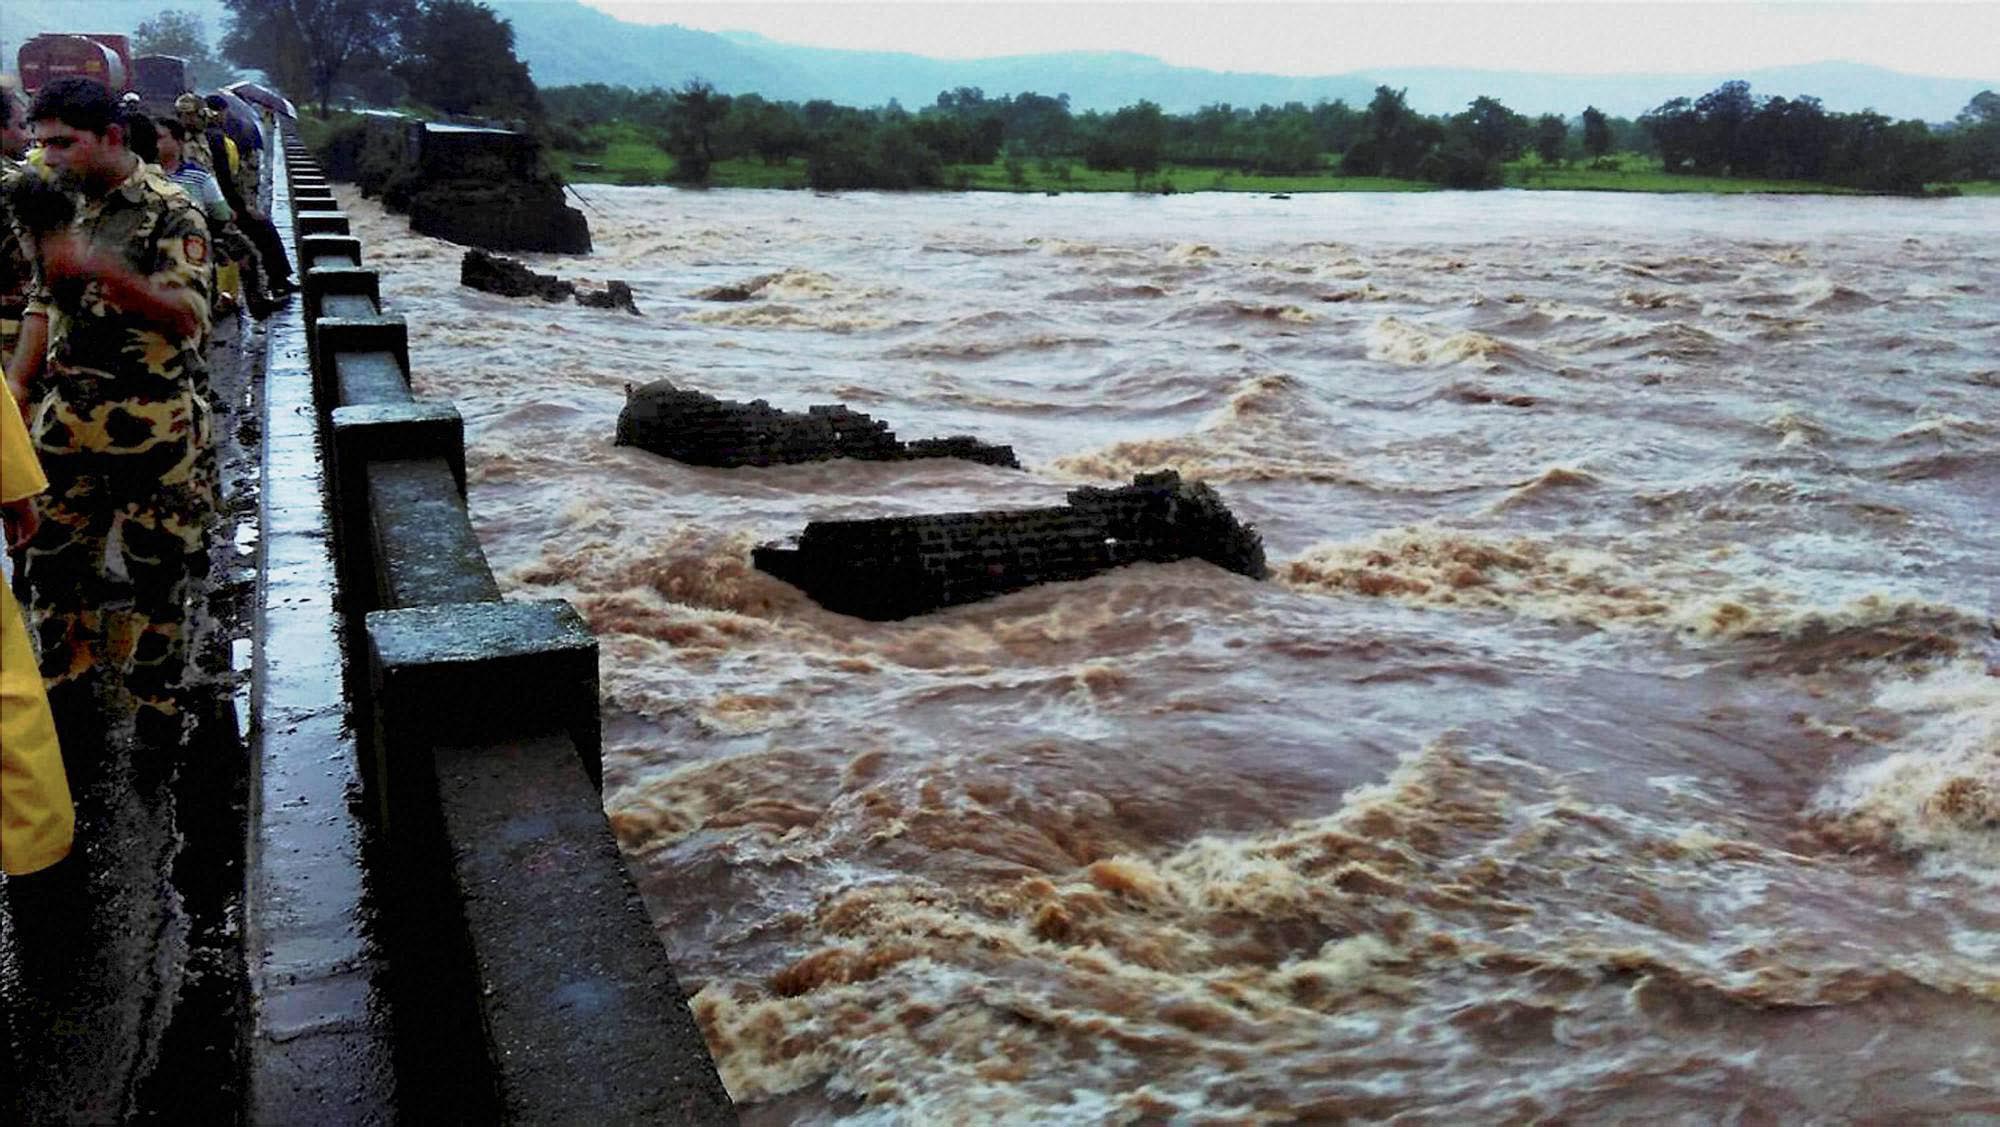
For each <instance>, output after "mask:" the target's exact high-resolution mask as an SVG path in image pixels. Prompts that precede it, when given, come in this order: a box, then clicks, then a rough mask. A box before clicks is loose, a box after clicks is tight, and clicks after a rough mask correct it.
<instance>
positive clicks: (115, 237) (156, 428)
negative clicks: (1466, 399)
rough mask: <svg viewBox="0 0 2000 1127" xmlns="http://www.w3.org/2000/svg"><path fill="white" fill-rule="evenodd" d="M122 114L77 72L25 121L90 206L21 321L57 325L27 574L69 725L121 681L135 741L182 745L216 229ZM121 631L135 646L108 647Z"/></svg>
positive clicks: (52, 680) (56, 251)
mask: <svg viewBox="0 0 2000 1127" xmlns="http://www.w3.org/2000/svg"><path fill="white" fill-rule="evenodd" d="M118 116H119V111H118V107H117V103H116V102H115V101H114V100H113V99H112V97H111V93H110V91H108V90H106V89H105V88H104V87H103V86H102V85H100V84H98V83H95V82H92V81H90V80H88V79H82V78H65V79H58V80H56V81H54V82H51V83H49V84H48V85H47V86H45V87H43V88H42V90H41V91H40V93H38V94H37V95H36V97H35V103H34V105H33V106H32V107H31V108H30V109H29V111H28V118H29V121H30V123H31V124H32V125H33V126H34V130H35V138H36V140H37V141H38V142H39V143H40V144H41V146H42V150H43V158H42V159H43V163H44V164H45V165H46V166H47V167H48V169H49V170H50V171H51V172H53V173H54V174H56V175H57V177H58V178H59V179H60V180H61V182H62V183H63V184H64V185H66V186H68V187H70V188H73V189H74V190H75V192H76V194H77V197H78V200H79V201H80V202H79V205H78V211H77V215H76V218H75V219H74V221H73V222H71V223H70V224H69V225H68V226H67V227H66V228H64V229H62V230H59V231H57V232H55V233H53V234H50V235H48V236H45V237H43V238H41V239H39V240H38V258H37V261H36V266H35V286H34V290H33V300H32V301H31V302H30V303H29V306H28V314H29V318H30V319H31V320H32V319H33V318H34V317H35V316H36V315H38V314H39V315H41V316H44V317H46V318H47V324H48V330H47V332H48V338H47V339H48V348H47V353H46V359H45V363H44V364H43V366H42V371H41V372H40V374H39V376H38V377H37V379H36V380H35V382H34V383H32V384H31V385H30V386H29V388H28V389H27V391H28V393H29V394H30V395H31V396H32V397H33V399H34V406H33V408H32V410H31V413H30V417H31V420H32V421H31V423H30V433H31V435H32V437H33V439H34V445H35V453H36V455H37V456H38V457H39V458H40V459H41V462H42V468H43V470H44V471H45V472H46V473H47V474H48V477H49V482H50V488H49V490H48V492H47V493H46V494H44V495H43V496H42V497H41V498H39V499H38V502H37V509H38V513H39V515H40V518H41V521H40V527H39V528H37V529H36V531H35V533H34V535H33V536H32V537H30V538H29V540H28V543H27V547H26V551H25V553H24V557H23V560H22V571H23V573H24V575H25V577H26V579H27V583H28V588H29V591H30V608H29V611H30V613H29V617H30V620H31V622H32V624H33V626H34V629H35V631H36V636H37V639H38V640H39V642H40V644H41V645H40V648H41V662H42V676H43V680H44V682H45V684H46V685H47V687H48V689H49V691H50V695H51V697H52V698H55V697H57V696H59V695H60V696H61V697H64V698H67V700H55V699H52V701H51V703H52V704H53V705H54V706H55V707H56V711H57V713H58V715H59V716H61V715H65V714H68V713H69V712H70V710H71V709H72V708H75V709H76V710H77V712H78V713H80V714H81V715H84V716H95V709H94V708H93V707H89V706H88V705H87V704H86V703H85V702H88V701H90V700H91V699H92V697H93V694H91V693H90V691H89V686H90V683H91V682H92V680H94V679H95V678H96V677H97V676H98V675H99V674H100V673H101V672H105V671H109V672H110V673H113V674H122V676H123V679H124V682H125V687H126V689H127V690H128V691H130V693H131V694H132V696H133V697H135V698H136V699H137V701H138V704H139V710H138V716H137V725H138V728H137V730H138V735H139V737H140V739H141V741H142V742H144V743H147V744H151V745H154V746H161V745H167V746H179V745H180V744H182V743H183V742H184V741H185V739H186V735H187V728H186V717H187V715H188V709H187V707H186V705H187V704H188V703H190V702H189V701H187V700H186V699H185V695H186V691H187V688H188V685H187V677H188V672H189V664H188V650H189V647H188V634H189V631H188V630H187V627H186V620H187V615H188V613H189V610H190V607H191V603H192V601H193V596H194V593H195V590H196V587H197V584H198V583H199V581H200V579H201V577H202V576H203V574H204V573H205V570H206V564H207V533H208V529H209V527H210V524H211V522H212V518H213V515H214V510H215V490H216V485H217V483H216V482H215V481H214V480H213V477H212V475H211V474H210V473H209V472H207V469H206V467H208V466H211V465H212V464H213V459H212V458H210V457H207V456H206V448H207V446H208V444H209V442H210V434H209V428H210V417H209V405H208V404H207V402H206V401H204V400H203V399H202V397H201V396H200V395H198V394H197V393H196V391H195V388H196V386H197V385H198V383H199V382H200V381H199V379H198V376H199V373H200V372H201V371H202V366H203V358H202V356H201V352H200V345H201V342H202V340H203V339H204V337H205V336H206V334H207V332H208V325H209V279H208V261H209V233H208V224H207V222H206V221H205V220H203V218H202V216H201V213H200V212H198V211H197V210H196V209H195V206H194V203H193V202H192V201H191V200H189V199H188V197H187V194H186V193H185V192H182V191H181V190H180V189H179V188H176V187H174V186H173V185H172V184H171V183H169V182H168V181H167V179H166V177H165V175H164V174H162V173H161V172H160V171H159V170H158V169H156V168H153V167H152V166H150V165H147V164H146V163H145V162H143V161H141V160H140V159H139V158H138V157H137V156H135V155H133V153H132V152H131V150H130V149H128V148H127V147H126V144H125V129H124V126H123V125H121V124H120V123H119V120H118ZM10 378H12V373H10ZM125 626H129V627H131V629H129V630H124V629H118V628H119V627H125ZM128 637H129V638H131V639H133V645H132V648H131V652H130V653H129V654H124V653H115V652H114V651H113V645H112V640H113V639H114V638H117V639H119V640H120V641H121V642H122V641H123V639H124V638H128ZM67 736H68V732H67V731H65V737H66V738H67Z"/></svg>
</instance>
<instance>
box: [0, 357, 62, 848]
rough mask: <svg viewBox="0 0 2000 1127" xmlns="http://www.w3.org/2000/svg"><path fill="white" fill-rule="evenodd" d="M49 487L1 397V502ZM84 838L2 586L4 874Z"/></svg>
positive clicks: (17, 614)
mask: <svg viewBox="0 0 2000 1127" xmlns="http://www.w3.org/2000/svg"><path fill="white" fill-rule="evenodd" d="M47 487H48V479H47V478H45V477H43V476H42V467H41V463H39V462H37V461H35V451H34V448H33V447H31V446H29V445H28V428H27V427H25V426H23V425H22V423H21V412H20V410H19V409H18V408H17V407H15V406H14V396H13V393H12V392H6V391H0V501H7V502H12V501H19V500H21V499H23V498H26V497H31V496H33V495H35V494H37V493H40V492H41V491H42V490H43V489H45V488H47ZM75 834H76V810H75V808H74V807H72V806H71V805H70V799H69V780H68V778H67V777H66V776H65V775H64V774H63V763H62V750H61V748H60V747H59V746H58V745H57V743H56V726H55V721H54V719H53V718H52V717H50V715H49V699H48V697H47V696H46V695H45V694H44V693H43V692H42V675H41V671H40V670H39V669H38V668H36V664H35V651H34V647H32V646H30V645H29V644H28V627H27V624H26V623H25V622H23V621H22V620H21V604H19V603H17V602H15V601H14V592H13V589H12V587H11V586H10V585H9V584H6V583H0V872H5V873H7V874H8V875H9V876H23V875H26V874H28V873H32V872H35V871H37V870H39V869H45V868H48V867H49V866H50V865H53V864H55V863H56V862H57V861H60V860H62V859H63V858H64V857H65V856H67V855H68V854H69V848H70V842H71V840H72V839H73V838H74V837H75Z"/></svg>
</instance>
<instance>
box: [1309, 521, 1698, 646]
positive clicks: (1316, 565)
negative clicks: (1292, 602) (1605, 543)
mask: <svg viewBox="0 0 2000 1127" xmlns="http://www.w3.org/2000/svg"><path fill="white" fill-rule="evenodd" d="M1278 579H1279V581H1280V582H1282V583H1284V584H1286V585H1287V586H1290V587H1292V588H1294V589H1297V590H1303V591H1319V592H1339V593H1343V594H1350V595H1364V596H1368V597H1373V598H1393V599H1397V600H1399V601H1401V602H1405V603H1409V604H1411V605H1414V606H1431V607H1454V608H1462V609H1474V610H1506V611H1512V612H1515V613H1523V614H1529V615H1532V616H1533V617H1537V618H1545V619H1550V620H1554V621H1561V622H1576V623H1588V624H1592V625H1608V624H1611V623H1615V622H1624V621H1631V620H1662V619H1664V618H1666V616H1667V615H1669V614H1670V613H1672V610H1673V607H1672V605H1671V604H1670V603H1669V602H1668V601H1667V600H1666V598H1665V597H1663V595H1662V594H1661V593H1660V592H1658V591H1656V590H1654V589H1653V588H1652V586H1651V583H1650V580H1649V578H1648V577H1647V576H1645V575H1643V574H1642V573H1641V572H1639V571H1638V570H1637V569H1635V568H1632V567H1630V566H1628V565H1626V564H1625V563H1624V562H1622V561H1621V560H1619V559H1618V558H1616V557H1615V556H1612V555H1609V554H1607V553H1603V552H1591V551H1581V550H1564V549H1558V548H1555V547H1553V546H1551V545H1549V544H1547V543H1545V542H1541V541H1536V540H1529V539H1520V538H1517V539H1511V540H1496V539H1491V538H1487V537H1482V536H1478V535H1476V534H1473V533H1466V532H1453V531H1449V530H1446V529H1441V528H1413V529H1396V530H1393V531H1390V532H1385V533H1382V534H1380V535H1378V536H1376V537H1374V538H1373V539H1371V540H1369V541H1366V542H1364V543H1360V544H1325V545H1320V546H1317V547H1314V548H1312V549H1310V550H1308V551H1307V552H1306V553H1305V554H1304V555H1302V556H1300V557H1299V558H1297V559H1295V560H1292V561H1291V562H1289V563H1287V564H1285V565H1284V566H1283V567H1282V568H1280V569H1279V570H1278Z"/></svg>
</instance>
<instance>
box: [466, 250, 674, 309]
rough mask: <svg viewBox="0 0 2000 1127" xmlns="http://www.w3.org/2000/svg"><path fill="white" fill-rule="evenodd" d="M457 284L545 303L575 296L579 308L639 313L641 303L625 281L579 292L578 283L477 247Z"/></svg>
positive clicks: (471, 252)
mask: <svg viewBox="0 0 2000 1127" xmlns="http://www.w3.org/2000/svg"><path fill="white" fill-rule="evenodd" d="M458 281H459V284H460V285H464V286H471V287H472V288H473V289H475V290H484V291H485V292H487V293H496V294H499V295H501V296H502V297H539V298H541V299H542V300H543V301H554V302H560V301H565V300H567V299H569V298H572V297H573V298H575V299H576V303H577V304H578V305H582V306H586V307H588V308H591V309H623V310H625V311H626V312H628V313H633V314H636V313H638V312H639V305H638V302H636V301H635V300H633V297H632V287H631V286H629V285H626V284H625V283H624V282H607V283H605V287H604V288H603V289H602V290H598V291H594V292H593V291H590V290H579V289H577V288H576V283H575V282H571V281H565V280H564V279H562V278H558V277H556V276H555V275H554V274H537V273H535V272H534V271H533V270H530V269H528V268H527V267H526V266H523V265H522V264H521V263H519V262H516V261H514V260H513V259H511V258H506V257H503V256H501V255H497V254H488V253H487V252H485V251H483V250H479V249H477V248H474V249H472V250H468V251H466V252H465V257H464V258H462V259H460V260H459V264H458Z"/></svg>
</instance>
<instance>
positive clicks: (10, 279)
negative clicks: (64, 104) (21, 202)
mask: <svg viewBox="0 0 2000 1127" xmlns="http://www.w3.org/2000/svg"><path fill="white" fill-rule="evenodd" d="M0 113H5V114H6V115H7V116H6V120H5V121H4V123H0V199H11V198H12V192H11V189H12V187H13V182H14V178H15V177H18V176H23V175H27V173H25V172H24V171H23V170H22V166H21V158H22V157H23V156H25V155H27V151H28V129H27V118H26V114H27V107H26V106H23V105H22V104H21V103H20V101H19V99H17V98H15V96H14V91H13V90H11V89H4V90H0ZM6 218H7V222H6V223H4V224H0V364H11V363H12V361H13V359H14V345H15V342H17V341H19V340H20V339H21V318H22V316H23V315H24V314H25V313H26V312H27V306H28V286H29V283H30V282H31V281H32V279H33V273H34V268H33V266H32V265H31V264H30V262H29V259H28V251H27V247H26V244H25V243H23V241H22V239H21V236H20V234H19V233H18V231H17V230H16V224H15V223H14V216H13V210H12V208H11V206H10V207H9V208H8V214H7V217H6Z"/></svg>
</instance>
